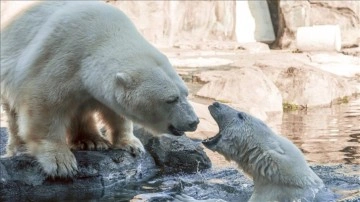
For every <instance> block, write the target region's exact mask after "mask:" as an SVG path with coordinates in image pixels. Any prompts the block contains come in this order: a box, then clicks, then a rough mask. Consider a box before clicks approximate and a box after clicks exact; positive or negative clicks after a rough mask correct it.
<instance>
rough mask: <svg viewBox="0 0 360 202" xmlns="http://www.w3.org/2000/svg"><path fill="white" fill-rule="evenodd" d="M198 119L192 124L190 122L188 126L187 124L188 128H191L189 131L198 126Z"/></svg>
mask: <svg viewBox="0 0 360 202" xmlns="http://www.w3.org/2000/svg"><path fill="white" fill-rule="evenodd" d="M199 122H200V121H199V119H196V120H195V121H193V122H191V123H190V124H189V127H190V128H191V129H194V130H195V129H196V127H197V125H198V124H199Z"/></svg>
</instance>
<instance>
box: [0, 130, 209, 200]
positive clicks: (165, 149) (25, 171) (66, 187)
mask: <svg viewBox="0 0 360 202" xmlns="http://www.w3.org/2000/svg"><path fill="white" fill-rule="evenodd" d="M135 134H136V135H137V136H139V137H140V138H141V140H142V142H143V143H144V145H145V147H146V149H147V150H148V151H149V152H146V153H145V154H143V155H141V156H137V157H134V156H132V155H131V154H130V153H128V152H126V151H123V150H107V151H74V155H75V157H76V160H77V162H78V169H79V171H78V173H77V175H76V176H75V177H74V178H73V179H58V178H57V179H50V178H47V177H46V176H45V175H44V173H42V170H41V168H40V167H39V165H38V163H37V162H36V160H35V159H34V157H31V156H28V155H26V154H22V155H18V156H14V157H10V158H1V159H0V201H22V200H23V199H24V198H28V199H31V200H35V201H44V200H46V201H54V200H55V201H59V200H61V201H66V200H70V199H74V198H76V199H77V200H89V199H100V198H102V197H103V195H104V190H111V189H112V187H124V189H125V188H126V187H127V186H129V185H131V184H133V183H141V182H143V181H146V180H148V179H149V178H151V177H153V176H155V175H156V174H157V173H158V171H159V170H163V171H164V172H165V173H171V172H191V173H193V172H198V171H201V170H204V169H207V168H210V167H211V162H210V160H209V158H208V157H207V156H206V154H205V153H204V152H203V149H202V148H201V146H200V143H196V142H193V141H192V140H190V139H188V138H187V137H186V136H182V137H173V136H164V137H154V136H152V135H150V134H146V132H145V131H144V130H142V129H138V130H136V131H135ZM6 140H7V132H6V128H1V130H0V152H1V154H4V153H5V145H6ZM130 187H131V186H130ZM127 188H129V187H127ZM110 192H111V191H110Z"/></svg>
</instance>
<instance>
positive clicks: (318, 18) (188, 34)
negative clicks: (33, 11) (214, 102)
mask: <svg viewBox="0 0 360 202" xmlns="http://www.w3.org/2000/svg"><path fill="white" fill-rule="evenodd" d="M106 2H108V3H109V4H111V5H114V6H115V7H117V8H120V9H121V10H123V11H124V12H125V13H126V14H127V15H128V16H129V17H130V18H131V19H132V20H133V21H134V23H135V25H136V26H137V28H138V29H139V31H140V32H141V33H142V34H143V35H144V36H145V38H146V39H148V40H150V41H151V42H152V43H154V44H156V45H157V46H164V47H169V46H170V47H171V46H173V47H189V48H192V49H198V48H204V47H209V44H211V43H216V42H219V41H220V42H222V41H236V29H238V30H239V31H241V30H242V28H241V27H238V28H236V6H235V1H114V0H107V1H106ZM29 4H31V3H26V2H20V3H19V2H13V1H1V22H2V23H1V25H2V26H3V25H5V24H6V23H4V22H6V21H8V20H9V19H11V17H13V16H15V14H16V11H20V10H21V9H22V8H25V7H26V6H27V5H29ZM268 5H269V10H270V16H271V18H272V24H273V27H274V32H275V36H276V41H275V42H274V43H273V47H280V48H288V47H290V48H291V47H295V44H294V42H295V41H294V40H295V33H296V29H297V27H299V26H311V25H323V24H339V25H340V27H341V32H342V41H343V46H344V47H352V46H356V45H358V44H359V43H360V30H359V29H360V1H356V0H352V1H323V0H311V1H286V0H268ZM251 7H255V8H251ZM259 7H261V8H262V9H263V7H266V5H263V4H262V5H260V6H259V5H256V4H255V3H252V5H250V9H252V11H251V12H254V14H256V13H257V12H256V10H258V9H259ZM261 8H260V9H261ZM258 14H259V15H262V14H263V13H262V12H258ZM255 18H257V21H258V22H256V24H255V27H254V29H255V31H256V32H259V30H264V29H265V28H266V27H270V26H269V25H267V24H268V22H266V20H264V19H262V17H261V16H260V18H259V17H256V16H255ZM267 18H268V17H265V19H267ZM259 19H260V20H259ZM264 33H266V32H264ZM267 33H268V31H267ZM254 35H255V34H254ZM257 40H258V41H261V39H257ZM204 44H206V45H204ZM210 47H211V46H210ZM221 48H222V49H226V47H224V46H221Z"/></svg>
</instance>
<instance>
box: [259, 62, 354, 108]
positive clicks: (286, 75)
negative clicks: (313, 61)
mask: <svg viewBox="0 0 360 202" xmlns="http://www.w3.org/2000/svg"><path fill="white" fill-rule="evenodd" d="M261 69H262V70H263V72H264V74H266V75H268V76H269V78H271V79H272V80H273V82H274V83H275V85H276V86H277V87H278V88H279V90H280V92H281V95H282V98H283V103H288V104H295V105H300V106H303V107H315V106H328V105H330V104H331V103H332V102H333V101H335V100H336V99H339V98H343V97H345V96H351V95H352V94H353V93H354V92H356V89H355V87H354V86H353V85H351V84H350V83H349V82H348V81H347V79H345V78H343V77H341V76H337V75H335V74H332V73H329V72H325V71H322V70H319V69H317V68H314V67H311V66H306V65H301V66H289V67H287V68H276V67H274V66H272V65H271V66H263V67H262V68H261Z"/></svg>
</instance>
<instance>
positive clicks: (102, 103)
mask: <svg viewBox="0 0 360 202" xmlns="http://www.w3.org/2000/svg"><path fill="white" fill-rule="evenodd" d="M1 43H2V44H1V87H2V88H1V96H2V103H3V106H4V109H5V111H6V112H7V115H8V118H9V130H10V137H9V141H8V145H7V156H12V155H14V154H15V153H16V152H17V151H18V149H19V147H21V146H23V145H25V146H26V148H27V150H28V151H29V153H30V154H32V155H34V156H35V157H36V158H37V160H38V162H39V163H40V164H41V166H42V168H43V170H44V171H45V173H46V174H48V175H49V176H60V177H68V176H72V175H74V173H75V171H76V170H77V164H76V159H75V158H74V155H73V154H72V152H71V151H70V149H69V147H68V145H67V143H68V144H70V146H71V147H72V148H86V149H107V148H108V147H109V146H110V143H109V142H108V140H106V139H104V138H103V137H101V136H100V135H99V132H98V130H97V128H96V126H95V123H94V119H93V112H94V110H96V111H98V112H100V115H101V116H102V119H103V120H104V122H105V123H106V124H107V125H108V126H109V129H110V130H109V131H110V134H109V140H110V142H111V143H112V145H113V146H114V147H115V148H124V149H128V150H131V151H132V152H134V153H141V152H142V151H144V147H143V145H142V144H141V142H140V141H139V139H137V138H136V137H135V136H134V135H133V125H132V121H134V122H136V123H139V124H141V125H143V126H144V127H145V128H147V129H149V130H150V131H151V132H152V133H154V134H161V133H170V134H173V135H182V134H183V132H184V131H193V130H195V129H196V127H197V124H198V122H199V120H198V118H197V116H196V115H195V113H194V111H193V108H192V107H191V106H190V104H189V103H188V101H187V98H186V97H187V95H188V91H187V88H186V86H185V84H184V82H183V81H182V80H181V78H180V77H179V76H178V75H177V73H176V72H175V71H174V69H173V68H172V66H171V64H170V63H169V61H168V59H167V58H166V57H165V56H164V55H163V54H161V53H160V52H159V51H158V50H157V49H156V48H154V47H153V46H152V45H151V44H149V43H148V42H147V41H146V40H145V39H144V38H143V37H142V36H141V35H140V34H139V33H138V31H137V30H136V28H135V27H134V25H133V24H132V23H131V21H130V20H129V19H128V18H127V17H126V16H125V14H124V13H122V12H121V11H119V10H118V9H116V8H113V7H112V6H109V5H107V4H105V3H102V2H45V3H40V4H37V5H36V6H34V7H31V8H30V9H28V10H26V11H25V12H23V13H22V14H21V15H19V16H17V17H16V18H15V19H14V20H13V21H12V22H11V23H10V24H9V25H8V26H7V27H5V28H4V29H3V30H2V32H1ZM66 134H67V137H66Z"/></svg>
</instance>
